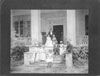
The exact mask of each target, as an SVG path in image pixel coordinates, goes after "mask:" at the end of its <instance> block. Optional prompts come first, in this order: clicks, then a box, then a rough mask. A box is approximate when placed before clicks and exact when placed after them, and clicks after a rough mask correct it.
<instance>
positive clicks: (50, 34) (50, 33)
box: [48, 29, 53, 40]
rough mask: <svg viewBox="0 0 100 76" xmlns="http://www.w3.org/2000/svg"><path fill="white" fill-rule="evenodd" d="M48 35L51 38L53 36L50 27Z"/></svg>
mask: <svg viewBox="0 0 100 76" xmlns="http://www.w3.org/2000/svg"><path fill="white" fill-rule="evenodd" d="M48 35H49V36H50V37H51V40H52V38H53V31H52V29H50V31H49V33H48Z"/></svg>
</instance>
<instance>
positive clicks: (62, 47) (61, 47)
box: [59, 41, 64, 55]
mask: <svg viewBox="0 0 100 76" xmlns="http://www.w3.org/2000/svg"><path fill="white" fill-rule="evenodd" d="M59 49H60V55H62V54H63V53H64V44H63V43H62V41H60V48H59Z"/></svg>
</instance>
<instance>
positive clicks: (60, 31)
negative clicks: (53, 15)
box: [53, 25, 63, 43]
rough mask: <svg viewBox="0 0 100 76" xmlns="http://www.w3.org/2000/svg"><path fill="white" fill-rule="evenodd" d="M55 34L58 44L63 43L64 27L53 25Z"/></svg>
mask: <svg viewBox="0 0 100 76" xmlns="http://www.w3.org/2000/svg"><path fill="white" fill-rule="evenodd" d="M53 33H54V34H55V37H56V39H57V41H58V43H60V41H63V25H53Z"/></svg>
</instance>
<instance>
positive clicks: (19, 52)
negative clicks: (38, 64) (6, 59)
mask: <svg viewBox="0 0 100 76" xmlns="http://www.w3.org/2000/svg"><path fill="white" fill-rule="evenodd" d="M28 51H29V48H28V47H26V46H15V47H14V48H12V53H11V58H13V59H14V60H15V61H16V60H21V59H23V56H24V52H28Z"/></svg>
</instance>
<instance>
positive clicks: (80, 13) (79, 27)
mask: <svg viewBox="0 0 100 76" xmlns="http://www.w3.org/2000/svg"><path fill="white" fill-rule="evenodd" d="M88 13H89V11H88V10H77V11H76V43H77V44H78V43H79V42H80V39H81V38H82V37H83V35H85V15H87V14H88Z"/></svg>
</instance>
